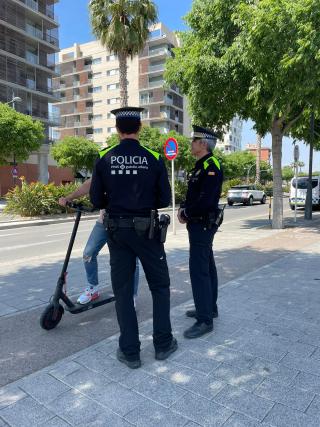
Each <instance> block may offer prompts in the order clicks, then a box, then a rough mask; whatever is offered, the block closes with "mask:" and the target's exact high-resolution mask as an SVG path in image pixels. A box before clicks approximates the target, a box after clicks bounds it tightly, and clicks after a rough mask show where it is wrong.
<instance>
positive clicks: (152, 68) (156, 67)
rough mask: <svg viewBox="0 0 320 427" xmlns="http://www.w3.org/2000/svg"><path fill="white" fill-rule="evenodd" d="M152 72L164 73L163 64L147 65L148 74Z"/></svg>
mask: <svg viewBox="0 0 320 427" xmlns="http://www.w3.org/2000/svg"><path fill="white" fill-rule="evenodd" d="M154 71H164V64H160V65H149V73H152V72H154Z"/></svg>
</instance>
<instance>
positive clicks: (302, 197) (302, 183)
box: [289, 176, 320, 210]
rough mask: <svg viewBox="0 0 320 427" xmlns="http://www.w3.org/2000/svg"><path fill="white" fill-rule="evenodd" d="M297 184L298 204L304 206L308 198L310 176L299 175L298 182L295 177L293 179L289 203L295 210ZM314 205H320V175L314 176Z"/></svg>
mask: <svg viewBox="0 0 320 427" xmlns="http://www.w3.org/2000/svg"><path fill="white" fill-rule="evenodd" d="M296 185H297V206H299V207H304V206H305V204H306V198H307V189H308V177H307V176H299V177H298V178H297V183H296V179H295V178H293V179H292V180H291V187H290V198H289V204H290V208H291V209H292V210H294V205H295V201H296ZM312 205H313V206H319V205H320V176H313V177H312Z"/></svg>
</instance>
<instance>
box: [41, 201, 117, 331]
mask: <svg viewBox="0 0 320 427" xmlns="http://www.w3.org/2000/svg"><path fill="white" fill-rule="evenodd" d="M67 206H68V207H70V208H72V209H75V211H76V220H75V222H74V226H73V230H72V234H71V238H70V242H69V246H68V250H67V253H66V257H65V260H64V263H63V267H62V271H61V274H60V276H59V279H58V282H57V285H56V289H55V292H54V294H53V295H52V297H51V299H50V303H49V305H47V307H46V308H45V310H44V311H43V313H42V314H41V317H40V326H41V328H43V329H46V330H47V331H49V330H50V329H54V328H55V327H56V326H57V325H58V323H59V322H60V320H61V318H62V316H63V313H64V310H67V311H69V313H71V314H78V313H82V312H83V311H87V310H91V309H93V308H96V307H99V306H100V305H104V304H108V303H110V302H113V301H114V300H115V297H114V296H113V295H110V294H108V293H102V294H101V295H100V297H99V298H98V299H96V300H94V301H92V302H89V303H88V304H78V303H76V302H72V301H71V300H70V299H69V298H68V297H67V294H66V282H67V274H68V273H67V268H68V264H69V260H70V256H71V252H72V248H73V244H74V241H75V238H76V235H77V231H78V226H79V223H80V219H81V215H82V213H83V212H92V210H91V209H88V208H86V207H85V206H83V205H82V204H80V203H68V204H67ZM60 300H61V301H62V302H63V303H64V306H63V305H62V304H61V303H60Z"/></svg>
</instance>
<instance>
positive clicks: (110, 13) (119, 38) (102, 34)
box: [89, 0, 157, 107]
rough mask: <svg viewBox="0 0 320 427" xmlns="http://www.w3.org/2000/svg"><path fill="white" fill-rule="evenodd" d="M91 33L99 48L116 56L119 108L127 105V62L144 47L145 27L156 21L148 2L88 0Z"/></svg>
mask: <svg viewBox="0 0 320 427" xmlns="http://www.w3.org/2000/svg"><path fill="white" fill-rule="evenodd" d="M89 10H90V15H91V24H92V30H93V34H94V35H95V36H96V37H97V38H99V39H100V41H101V43H102V45H103V46H105V47H106V48H107V49H109V50H110V51H111V52H113V53H115V54H116V55H118V59H119V74H120V80H119V81H120V99H121V106H122V107H125V106H127V105H128V80H127V59H128V57H131V58H132V57H133V56H134V55H136V54H138V53H139V52H140V51H141V50H142V49H143V47H144V45H145V43H146V41H147V39H148V36H149V26H150V25H151V24H154V23H155V22H156V21H157V9H156V6H155V4H154V2H153V1H151V0H91V1H90V3H89Z"/></svg>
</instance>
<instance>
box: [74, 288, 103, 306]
mask: <svg viewBox="0 0 320 427" xmlns="http://www.w3.org/2000/svg"><path fill="white" fill-rule="evenodd" d="M99 297H100V292H99V289H98V287H97V286H90V287H88V288H86V289H85V291H84V292H83V294H81V295H80V296H79V298H78V300H77V302H78V303H79V304H88V303H89V302H92V301H95V300H96V299H98V298H99Z"/></svg>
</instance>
